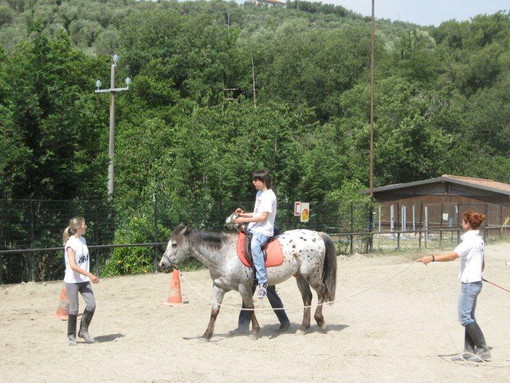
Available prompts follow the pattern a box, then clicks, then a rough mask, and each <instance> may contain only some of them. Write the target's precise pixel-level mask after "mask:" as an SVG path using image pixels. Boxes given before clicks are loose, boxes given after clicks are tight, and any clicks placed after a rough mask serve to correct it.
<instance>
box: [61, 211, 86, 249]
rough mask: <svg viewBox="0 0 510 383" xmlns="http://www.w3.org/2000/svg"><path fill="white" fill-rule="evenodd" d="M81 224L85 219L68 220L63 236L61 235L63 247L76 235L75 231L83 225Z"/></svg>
mask: <svg viewBox="0 0 510 383" xmlns="http://www.w3.org/2000/svg"><path fill="white" fill-rule="evenodd" d="M83 222H85V218H82V217H74V218H71V219H70V220H69V226H67V227H66V228H65V229H64V234H63V235H62V242H63V244H64V245H65V244H66V242H67V240H68V239H69V237H70V236H71V235H75V234H76V231H77V230H78V229H79V228H80V227H81V225H83Z"/></svg>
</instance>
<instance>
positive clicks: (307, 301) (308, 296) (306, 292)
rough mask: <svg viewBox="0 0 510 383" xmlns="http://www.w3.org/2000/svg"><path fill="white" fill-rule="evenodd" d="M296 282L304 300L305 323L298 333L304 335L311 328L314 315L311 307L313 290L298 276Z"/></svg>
mask: <svg viewBox="0 0 510 383" xmlns="http://www.w3.org/2000/svg"><path fill="white" fill-rule="evenodd" d="M296 282H297V285H298V288H299V291H301V297H302V298H303V305H304V309H303V322H302V323H301V326H300V327H299V329H298V332H300V333H304V332H305V330H307V329H308V328H310V317H311V314H312V308H311V307H310V305H311V304H312V290H310V285H309V284H308V282H307V281H305V279H304V278H303V277H302V276H296Z"/></svg>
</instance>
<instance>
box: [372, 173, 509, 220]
mask: <svg viewBox="0 0 510 383" xmlns="http://www.w3.org/2000/svg"><path fill="white" fill-rule="evenodd" d="M363 193H364V194H368V193H369V190H364V191H363ZM373 195H374V199H375V200H376V201H377V202H378V203H379V204H380V208H379V217H378V219H379V225H380V226H381V225H382V226H390V227H391V228H392V229H395V228H399V229H400V230H408V229H409V230H410V227H409V226H410V223H411V222H412V225H413V226H414V227H416V226H417V225H419V226H420V227H423V226H424V225H425V226H427V227H430V226H436V227H437V226H440V227H451V228H453V227H459V226H460V221H461V219H462V213H464V212H466V211H469V210H475V211H479V212H481V213H483V214H485V215H486V216H487V219H486V226H492V227H503V226H505V227H506V226H507V225H508V223H509V221H510V185H509V184H506V183H502V182H496V181H492V180H488V179H483V178H471V177H460V176H452V175H448V174H444V175H442V176H441V177H437V178H430V179H427V180H422V181H415V182H408V183H402V184H394V185H387V186H382V187H378V188H374V189H373ZM376 213H377V212H376ZM376 226H377V222H376Z"/></svg>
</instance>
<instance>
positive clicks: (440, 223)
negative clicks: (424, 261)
mask: <svg viewBox="0 0 510 383" xmlns="http://www.w3.org/2000/svg"><path fill="white" fill-rule="evenodd" d="M439 247H440V248H441V249H442V248H443V204H442V203H441V213H440V216H439Z"/></svg>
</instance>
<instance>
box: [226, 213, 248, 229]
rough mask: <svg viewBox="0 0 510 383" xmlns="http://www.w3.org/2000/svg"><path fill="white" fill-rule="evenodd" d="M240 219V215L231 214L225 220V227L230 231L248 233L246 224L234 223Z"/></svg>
mask: <svg viewBox="0 0 510 383" xmlns="http://www.w3.org/2000/svg"><path fill="white" fill-rule="evenodd" d="M238 217H239V215H238V214H236V213H235V212H234V213H232V214H230V215H229V216H228V217H227V218H225V225H224V226H225V227H226V228H227V229H229V230H237V231H246V230H245V229H246V227H245V226H246V224H239V223H234V220H236V219H237V218H238Z"/></svg>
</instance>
